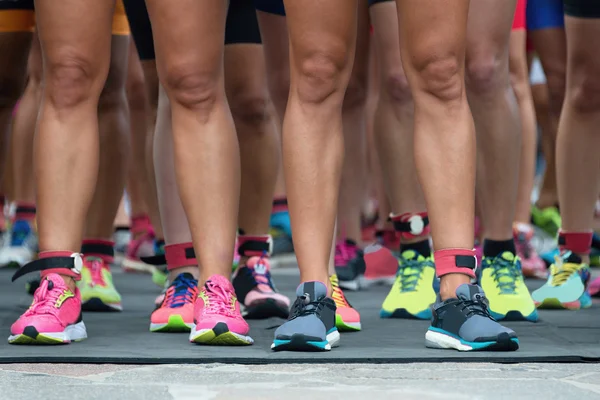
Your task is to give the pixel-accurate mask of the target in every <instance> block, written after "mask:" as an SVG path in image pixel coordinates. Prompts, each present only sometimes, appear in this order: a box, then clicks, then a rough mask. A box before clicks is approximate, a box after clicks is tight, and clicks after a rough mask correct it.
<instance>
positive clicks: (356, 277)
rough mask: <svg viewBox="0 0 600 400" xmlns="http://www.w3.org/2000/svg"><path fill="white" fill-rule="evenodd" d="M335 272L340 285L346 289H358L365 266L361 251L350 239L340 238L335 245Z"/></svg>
mask: <svg viewBox="0 0 600 400" xmlns="http://www.w3.org/2000/svg"><path fill="white" fill-rule="evenodd" d="M334 262H335V273H336V274H337V276H338V279H339V280H340V287H341V288H343V289H347V290H359V289H360V288H361V287H362V286H363V285H361V282H362V277H363V275H364V274H365V270H366V269H367V266H366V264H365V258H364V253H363V251H362V250H361V249H360V248H359V247H358V245H357V244H356V242H354V241H353V240H350V239H346V240H340V241H338V242H337V243H336V245H335V259H334Z"/></svg>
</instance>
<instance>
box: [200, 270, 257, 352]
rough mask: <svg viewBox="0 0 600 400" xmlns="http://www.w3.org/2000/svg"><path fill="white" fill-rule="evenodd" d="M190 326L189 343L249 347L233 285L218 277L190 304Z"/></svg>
mask: <svg viewBox="0 0 600 400" xmlns="http://www.w3.org/2000/svg"><path fill="white" fill-rule="evenodd" d="M194 323H195V324H194V325H193V326H192V331H191V333H190V342H192V343H198V344H209V345H225V346H236V345H249V344H252V343H254V340H252V338H251V337H250V336H248V332H249V331H250V327H249V326H248V324H247V323H246V321H244V318H242V314H241V312H240V304H239V303H238V300H237V299H236V297H235V291H234V289H233V285H232V284H231V282H229V280H228V279H227V278H225V277H223V276H221V275H213V276H211V277H210V278H208V280H207V281H206V283H205V284H204V286H203V287H202V289H201V290H200V292H199V293H198V297H197V298H196V302H195V304H194Z"/></svg>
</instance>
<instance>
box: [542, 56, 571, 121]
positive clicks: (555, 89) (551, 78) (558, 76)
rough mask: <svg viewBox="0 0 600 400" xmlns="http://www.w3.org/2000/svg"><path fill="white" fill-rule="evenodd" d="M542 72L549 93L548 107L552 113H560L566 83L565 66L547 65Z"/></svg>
mask: <svg viewBox="0 0 600 400" xmlns="http://www.w3.org/2000/svg"><path fill="white" fill-rule="evenodd" d="M544 73H545V75H546V85H547V86H548V93H549V95H550V109H551V111H552V113H553V114H554V115H560V113H561V110H562V105H563V103H564V100H565V88H566V85H567V78H566V67H565V66H564V65H548V66H545V67H544Z"/></svg>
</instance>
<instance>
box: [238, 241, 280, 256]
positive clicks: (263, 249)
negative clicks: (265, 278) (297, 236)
mask: <svg viewBox="0 0 600 400" xmlns="http://www.w3.org/2000/svg"><path fill="white" fill-rule="evenodd" d="M272 252H273V240H268V241H259V240H248V241H246V242H244V243H242V244H241V245H240V246H239V247H238V254H239V255H240V256H242V257H245V256H252V255H254V254H256V253H261V254H267V255H271V253H272Z"/></svg>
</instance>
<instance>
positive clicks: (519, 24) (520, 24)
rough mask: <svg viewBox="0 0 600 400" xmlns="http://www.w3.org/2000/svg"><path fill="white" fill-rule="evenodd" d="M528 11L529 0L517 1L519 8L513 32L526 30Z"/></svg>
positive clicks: (516, 10) (516, 11) (514, 20)
mask: <svg viewBox="0 0 600 400" xmlns="http://www.w3.org/2000/svg"><path fill="white" fill-rule="evenodd" d="M526 9H527V0H517V8H516V9H515V18H514V19H513V26H512V30H513V31H516V30H519V29H525V28H526V23H525V14H526V13H525V10H526Z"/></svg>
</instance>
